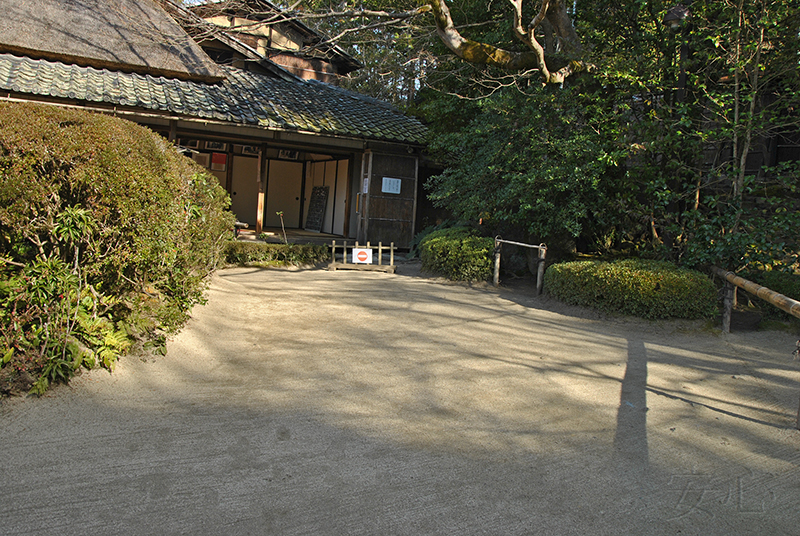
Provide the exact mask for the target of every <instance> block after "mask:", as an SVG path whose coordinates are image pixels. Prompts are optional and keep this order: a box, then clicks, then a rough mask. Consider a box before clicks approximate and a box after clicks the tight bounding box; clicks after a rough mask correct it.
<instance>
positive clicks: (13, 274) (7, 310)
mask: <svg viewBox="0 0 800 536" xmlns="http://www.w3.org/2000/svg"><path fill="white" fill-rule="evenodd" d="M229 204H230V199H229V197H228V195H227V193H226V192H225V191H224V190H223V189H222V188H220V186H219V183H218V181H217V180H216V179H215V178H214V177H212V176H211V175H209V174H208V173H207V172H206V171H205V170H204V169H203V168H201V167H200V166H198V165H197V164H195V163H194V162H192V160H191V159H189V158H186V157H185V156H183V155H181V154H179V153H178V152H177V151H176V150H175V148H174V146H173V145H172V144H170V143H169V142H168V141H167V140H165V139H163V138H162V137H161V136H159V135H157V134H155V133H154V132H152V131H151V130H149V129H146V128H144V127H141V126H139V125H136V124H135V123H132V122H130V121H126V120H123V119H119V118H115V117H111V116H106V115H100V114H92V113H89V112H84V111H77V110H68V109H62V108H57V107H54V106H47V105H34V104H25V105H22V104H10V103H6V104H0V394H3V393H7V392H10V391H19V390H20V389H21V388H22V387H25V386H26V385H27V386H28V387H31V385H30V384H31V383H32V387H33V390H34V391H35V392H43V391H44V389H46V388H47V386H48V385H49V383H50V382H51V381H67V380H68V379H69V377H70V376H71V375H73V374H74V373H75V372H77V370H79V369H80V367H82V366H85V367H88V368H92V367H95V366H103V367H106V368H109V369H110V368H112V367H113V366H114V363H115V361H116V359H117V358H118V357H119V356H120V355H121V354H122V353H123V352H125V351H126V350H127V349H128V347H129V346H130V345H131V344H132V343H133V342H141V343H142V344H148V343H152V342H154V341H155V343H156V345H157V346H161V344H162V343H163V341H164V340H165V334H166V333H169V332H172V331H175V330H176V329H178V328H179V327H180V326H181V325H182V324H183V322H184V321H185V320H186V318H187V314H188V310H189V309H190V308H191V306H192V305H193V304H195V303H197V302H199V301H201V300H202V299H203V291H204V289H205V281H206V280H207V275H208V274H209V273H210V272H211V271H213V270H214V269H215V267H216V266H217V265H218V263H219V262H220V260H221V254H222V248H223V246H224V244H225V243H226V242H227V241H229V240H230V238H231V236H232V232H231V229H232V227H233V217H232V215H231V214H230V212H228V211H227V207H228V206H229Z"/></svg>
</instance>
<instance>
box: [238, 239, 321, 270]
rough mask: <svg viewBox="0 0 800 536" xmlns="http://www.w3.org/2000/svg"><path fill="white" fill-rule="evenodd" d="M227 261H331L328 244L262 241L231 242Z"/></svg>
mask: <svg viewBox="0 0 800 536" xmlns="http://www.w3.org/2000/svg"><path fill="white" fill-rule="evenodd" d="M224 256H225V261H226V262H228V263H229V264H238V265H248V264H256V265H264V264H270V265H288V266H306V265H313V264H318V263H321V262H325V261H329V260H330V257H331V253H330V248H329V247H328V246H315V245H313V244H265V243H262V242H241V241H237V242H231V243H229V244H227V245H226V246H225V252H224Z"/></svg>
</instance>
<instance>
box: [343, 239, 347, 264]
mask: <svg viewBox="0 0 800 536" xmlns="http://www.w3.org/2000/svg"><path fill="white" fill-rule="evenodd" d="M342 253H344V255H342V257H344V258H343V259H342V264H347V240H345V241H344V247H343V248H342Z"/></svg>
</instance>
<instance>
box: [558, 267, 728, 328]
mask: <svg viewBox="0 0 800 536" xmlns="http://www.w3.org/2000/svg"><path fill="white" fill-rule="evenodd" d="M544 285H545V288H546V289H547V292H548V293H549V294H551V295H552V296H554V297H555V298H557V299H559V300H561V301H563V302H565V303H569V304H573V305H584V306H588V307H593V308H596V309H601V310H603V311H608V312H615V313H621V314H626V315H632V316H638V317H641V318H648V319H656V318H690V319H691V318H708V317H711V316H713V315H714V314H715V313H716V312H717V292H716V289H715V288H714V285H713V284H712V282H711V280H710V279H709V278H708V277H706V276H705V275H704V274H702V273H701V272H698V271H696V270H689V269H686V268H679V267H677V266H675V265H674V264H671V263H669V262H663V261H651V260H642V259H625V260H619V261H612V262H600V261H575V262H565V263H562V264H555V265H553V266H550V267H549V268H548V269H547V272H545V283H544Z"/></svg>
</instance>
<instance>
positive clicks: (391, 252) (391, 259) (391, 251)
mask: <svg viewBox="0 0 800 536" xmlns="http://www.w3.org/2000/svg"><path fill="white" fill-rule="evenodd" d="M389 265H390V266H394V242H391V243H390V245H389Z"/></svg>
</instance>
